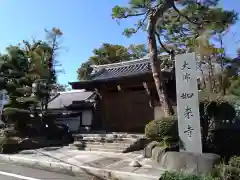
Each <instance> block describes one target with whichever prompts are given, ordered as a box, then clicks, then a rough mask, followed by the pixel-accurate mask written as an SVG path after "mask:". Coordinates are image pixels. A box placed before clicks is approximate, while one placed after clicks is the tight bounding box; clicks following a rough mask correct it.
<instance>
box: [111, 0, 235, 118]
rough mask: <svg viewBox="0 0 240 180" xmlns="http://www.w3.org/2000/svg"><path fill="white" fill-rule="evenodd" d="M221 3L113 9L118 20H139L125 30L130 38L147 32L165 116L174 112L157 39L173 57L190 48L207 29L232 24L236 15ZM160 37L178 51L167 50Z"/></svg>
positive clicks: (166, 1)
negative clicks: (179, 51) (167, 89)
mask: <svg viewBox="0 0 240 180" xmlns="http://www.w3.org/2000/svg"><path fill="white" fill-rule="evenodd" d="M218 2H219V0H211V1H209V0H203V1H196V0H183V1H180V0H160V1H159V0H129V6H128V7H121V6H115V7H114V8H113V9H112V17H113V18H114V19H117V20H120V19H127V18H131V17H138V19H139V20H138V22H137V23H136V24H135V27H133V28H128V29H125V30H124V34H125V35H126V36H131V35H132V34H134V33H136V32H137V31H138V30H140V29H143V30H144V31H146V32H147V36H148V49H149V53H150V60H151V62H152V73H153V78H154V81H155V84H156V89H157V92H158V96H159V100H160V102H161V104H162V107H163V110H164V112H165V116H169V115H170V114H171V113H172V112H173V111H172V107H171V104H170V102H169V101H168V98H167V91H166V87H165V84H164V83H163V81H162V72H161V68H162V67H161V62H160V61H158V49H157V40H158V41H159V44H160V45H161V46H162V47H163V48H164V49H165V51H166V52H168V53H169V54H170V55H171V56H172V57H174V54H175V53H176V51H177V50H181V49H182V48H184V47H186V46H189V42H192V40H191V39H192V38H193V39H195V38H196V37H198V36H200V35H202V34H203V32H205V30H207V29H211V30H213V31H216V30H217V29H219V28H223V27H228V26H229V25H231V24H233V23H234V22H235V21H236V19H237V14H236V13H235V12H233V11H225V10H223V9H221V8H217V4H218ZM189 36H190V38H189ZM161 37H164V39H165V40H167V42H168V43H171V44H173V46H175V48H171V49H168V48H167V47H166V46H165V45H164V43H163V41H164V39H161Z"/></svg>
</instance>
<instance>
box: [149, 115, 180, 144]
mask: <svg viewBox="0 0 240 180" xmlns="http://www.w3.org/2000/svg"><path fill="white" fill-rule="evenodd" d="M145 135H146V137H147V138H150V139H152V140H156V141H162V140H164V139H166V137H168V140H170V141H175V140H178V129H177V118H176V117H174V116H172V117H163V118H161V119H159V120H153V121H151V122H149V123H148V124H147V125H146V127H145Z"/></svg>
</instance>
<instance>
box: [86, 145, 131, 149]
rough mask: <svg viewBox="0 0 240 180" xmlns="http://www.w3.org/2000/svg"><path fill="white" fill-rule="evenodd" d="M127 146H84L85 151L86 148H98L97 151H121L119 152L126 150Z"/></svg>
mask: <svg viewBox="0 0 240 180" xmlns="http://www.w3.org/2000/svg"><path fill="white" fill-rule="evenodd" d="M128 147H129V146H125V147H124V146H119V145H118V146H113V145H110V144H109V145H108V144H105V145H103V144H102V145H101V144H88V145H86V146H85V149H86V148H94V149H95V148H98V149H121V150H125V149H127V148H128Z"/></svg>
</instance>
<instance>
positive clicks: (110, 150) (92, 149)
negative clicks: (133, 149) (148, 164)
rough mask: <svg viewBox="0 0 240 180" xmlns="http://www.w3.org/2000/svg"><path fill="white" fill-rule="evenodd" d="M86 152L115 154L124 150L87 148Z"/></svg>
mask: <svg viewBox="0 0 240 180" xmlns="http://www.w3.org/2000/svg"><path fill="white" fill-rule="evenodd" d="M85 151H102V152H114V153H122V152H123V151H124V150H122V149H106V148H104V149H100V148H85Z"/></svg>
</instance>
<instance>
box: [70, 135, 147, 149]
mask: <svg viewBox="0 0 240 180" xmlns="http://www.w3.org/2000/svg"><path fill="white" fill-rule="evenodd" d="M74 140H75V142H74V144H73V146H75V147H77V148H78V149H80V150H86V151H104V152H115V153H126V152H132V151H138V150H141V149H143V148H144V146H145V144H146V139H145V138H144V134H124V133H111V134H78V135H74Z"/></svg>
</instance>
